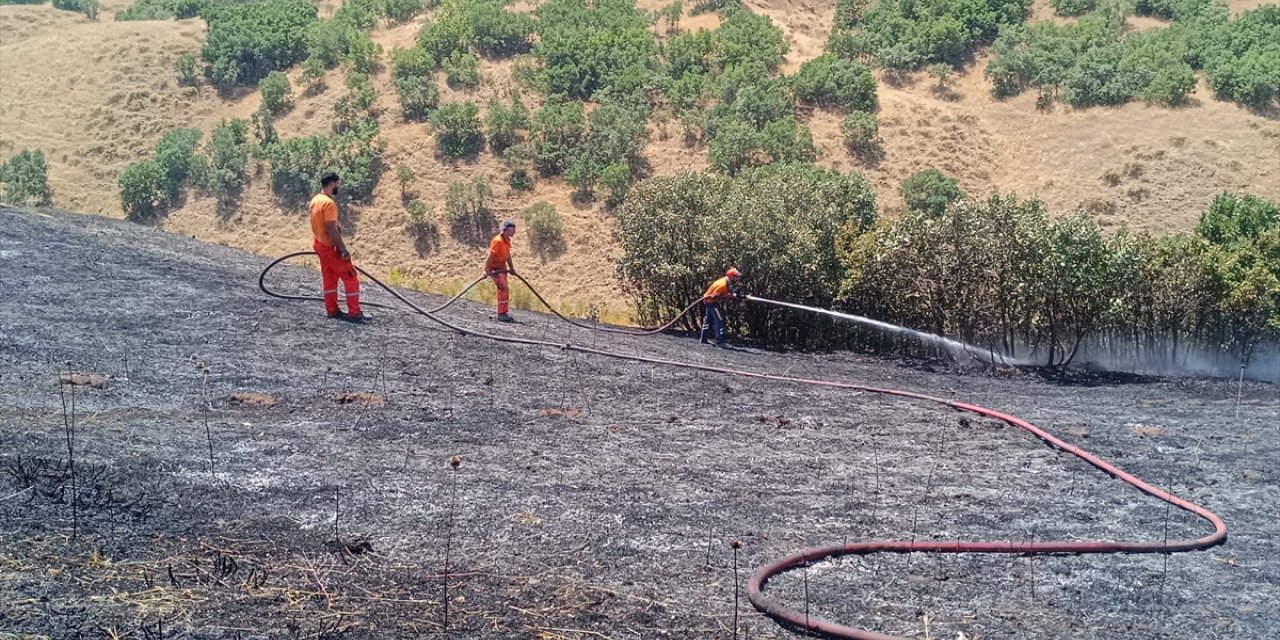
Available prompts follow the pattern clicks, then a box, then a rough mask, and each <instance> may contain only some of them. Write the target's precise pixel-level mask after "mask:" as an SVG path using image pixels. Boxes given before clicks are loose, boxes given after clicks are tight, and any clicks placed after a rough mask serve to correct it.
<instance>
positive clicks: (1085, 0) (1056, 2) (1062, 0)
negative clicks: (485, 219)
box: [1049, 0, 1098, 17]
mask: <svg viewBox="0 0 1280 640" xmlns="http://www.w3.org/2000/svg"><path fill="white" fill-rule="evenodd" d="M1049 4H1052V5H1053V10H1054V12H1055V13H1057V14H1058V15H1060V16H1067V17H1076V16H1082V15H1084V14H1086V13H1089V12H1090V11H1093V9H1094V7H1096V6H1097V4H1098V3H1097V0H1049Z"/></svg>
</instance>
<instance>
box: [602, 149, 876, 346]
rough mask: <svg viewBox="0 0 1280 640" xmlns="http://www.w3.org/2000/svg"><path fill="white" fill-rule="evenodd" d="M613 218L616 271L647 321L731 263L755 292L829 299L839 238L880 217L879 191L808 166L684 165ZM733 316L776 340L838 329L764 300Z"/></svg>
mask: <svg viewBox="0 0 1280 640" xmlns="http://www.w3.org/2000/svg"><path fill="white" fill-rule="evenodd" d="M617 218H618V239H619V242H620V244H621V247H622V250H623V256H622V258H621V259H620V260H619V262H618V275H619V277H620V278H621V280H622V282H623V283H624V286H625V287H626V290H627V291H628V292H629V293H631V294H632V295H634V296H636V298H637V300H638V302H639V310H640V315H641V318H642V319H643V320H645V321H653V320H658V319H663V320H665V319H667V318H669V317H671V315H674V314H675V313H676V312H677V311H679V310H681V309H683V308H684V307H685V306H686V305H688V304H689V301H690V300H695V299H697V297H698V296H700V295H701V294H702V292H703V290H704V289H705V288H706V286H707V284H708V283H709V282H711V281H712V280H714V279H715V278H717V277H719V276H720V275H722V274H723V273H724V270H725V268H726V267H729V266H734V267H737V268H738V269H740V270H741V271H742V272H743V273H744V274H745V275H744V279H743V286H744V287H745V288H746V289H747V290H748V291H750V292H751V293H753V294H756V295H760V296H763V297H770V298H779V299H785V300H791V301H795V302H798V303H801V304H811V305H817V306H824V307H826V306H830V305H831V303H832V301H833V300H834V299H835V297H836V294H837V293H838V292H839V286H840V284H839V283H840V281H841V279H842V276H843V270H842V267H841V264H840V260H839V257H838V254H837V251H836V247H837V245H836V240H837V237H838V236H839V235H840V232H841V230H842V229H844V228H846V227H848V228H851V229H853V230H854V231H860V230H862V229H864V228H865V227H866V226H867V225H869V224H871V223H872V222H873V221H874V218H875V195H874V192H873V191H872V190H871V187H870V185H869V184H868V183H867V182H866V180H864V179H863V178H862V177H860V176H857V175H845V174H840V173H837V172H834V171H829V170H826V169H821V168H818V167H814V166H812V165H777V166H772V167H766V168H762V169H754V170H750V171H744V172H742V173H741V174H739V175H738V176H735V177H728V176H723V175H718V174H706V173H682V174H679V175H676V176H664V177H658V178H650V179H648V180H644V181H641V182H639V183H637V184H636V185H635V186H633V187H632V189H631V193H630V194H629V195H628V196H627V199H626V202H625V203H624V204H623V205H622V207H621V208H619V209H618V211H617ZM732 322H734V323H736V324H738V325H739V330H743V331H745V333H746V335H748V336H750V337H751V338H754V339H758V340H761V341H766V342H770V343H775V344H790V345H796V346H819V345H829V344H832V343H833V342H834V340H833V339H834V337H835V335H836V334H835V333H834V332H832V331H830V330H829V327H830V323H829V321H827V320H823V319H820V317H819V316H815V315H813V314H795V313H790V312H785V311H782V310H778V309H775V308H771V307H768V306H767V305H747V306H745V307H743V308H742V309H741V310H740V311H739V312H737V313H735V314H733V316H732ZM690 326H691V325H690Z"/></svg>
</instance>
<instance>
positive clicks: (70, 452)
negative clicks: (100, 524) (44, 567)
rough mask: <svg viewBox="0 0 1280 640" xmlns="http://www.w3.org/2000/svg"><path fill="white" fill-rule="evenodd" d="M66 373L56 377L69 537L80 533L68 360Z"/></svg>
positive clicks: (73, 404) (73, 390)
mask: <svg viewBox="0 0 1280 640" xmlns="http://www.w3.org/2000/svg"><path fill="white" fill-rule="evenodd" d="M65 364H66V365H67V373H66V375H65V376H64V375H62V374H61V373H59V375H58V397H59V398H60V399H61V400H62V429H63V433H64V435H65V436H66V440H67V473H68V474H69V475H70V482H71V485H70V487H71V492H70V493H71V537H72V538H75V537H76V535H77V534H78V533H79V532H80V509H79V505H78V504H77V500H76V445H75V442H76V385H75V383H74V380H73V371H72V369H71V361H70V360H68V361H67V362H66V363H65ZM67 387H71V393H70V396H71V400H70V405H69V406H68V402H67V395H68V393H67Z"/></svg>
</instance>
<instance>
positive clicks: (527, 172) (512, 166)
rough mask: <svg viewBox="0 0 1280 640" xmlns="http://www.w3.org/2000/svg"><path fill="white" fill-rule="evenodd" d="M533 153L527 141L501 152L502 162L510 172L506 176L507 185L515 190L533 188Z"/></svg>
mask: <svg viewBox="0 0 1280 640" xmlns="http://www.w3.org/2000/svg"><path fill="white" fill-rule="evenodd" d="M533 160H534V153H533V149H531V148H530V147H529V144H528V143H524V144H518V145H514V146H511V147H507V149H506V151H505V152H503V154H502V164H503V165H504V166H505V167H506V168H507V171H509V172H510V173H509V174H508V176H507V186H509V187H511V188H512V189H515V190H517V191H529V190H531V189H533V174H532V173H531V171H532V169H533Z"/></svg>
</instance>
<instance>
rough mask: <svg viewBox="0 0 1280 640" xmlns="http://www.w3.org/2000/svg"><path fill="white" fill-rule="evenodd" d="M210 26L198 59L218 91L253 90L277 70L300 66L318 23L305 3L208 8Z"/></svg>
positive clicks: (269, 0) (287, 0)
mask: <svg viewBox="0 0 1280 640" xmlns="http://www.w3.org/2000/svg"><path fill="white" fill-rule="evenodd" d="M201 17H203V18H204V20H205V22H206V23H207V25H208V30H207V33H206V36H205V42H204V48H203V49H201V51H200V56H201V57H202V58H203V59H204V61H205V62H206V63H207V64H208V65H209V67H208V74H209V76H210V80H212V81H213V83H214V85H216V86H218V87H219V88H224V89H225V88H230V87H232V86H235V85H252V84H255V83H257V82H258V81H259V80H260V79H262V78H264V77H266V75H267V74H268V73H269V72H271V71H275V70H283V69H287V68H289V67H291V66H293V65H294V64H297V63H298V62H301V61H302V60H303V59H304V58H305V57H306V54H307V50H306V41H305V40H304V39H303V38H300V37H299V34H302V33H306V32H307V29H308V27H310V26H311V25H312V24H313V23H314V22H315V20H316V7H315V5H314V4H311V3H310V2H308V1H307V0H266V1H264V2H257V3H244V4H241V3H226V4H211V5H208V6H207V7H205V8H204V9H202V10H201Z"/></svg>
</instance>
